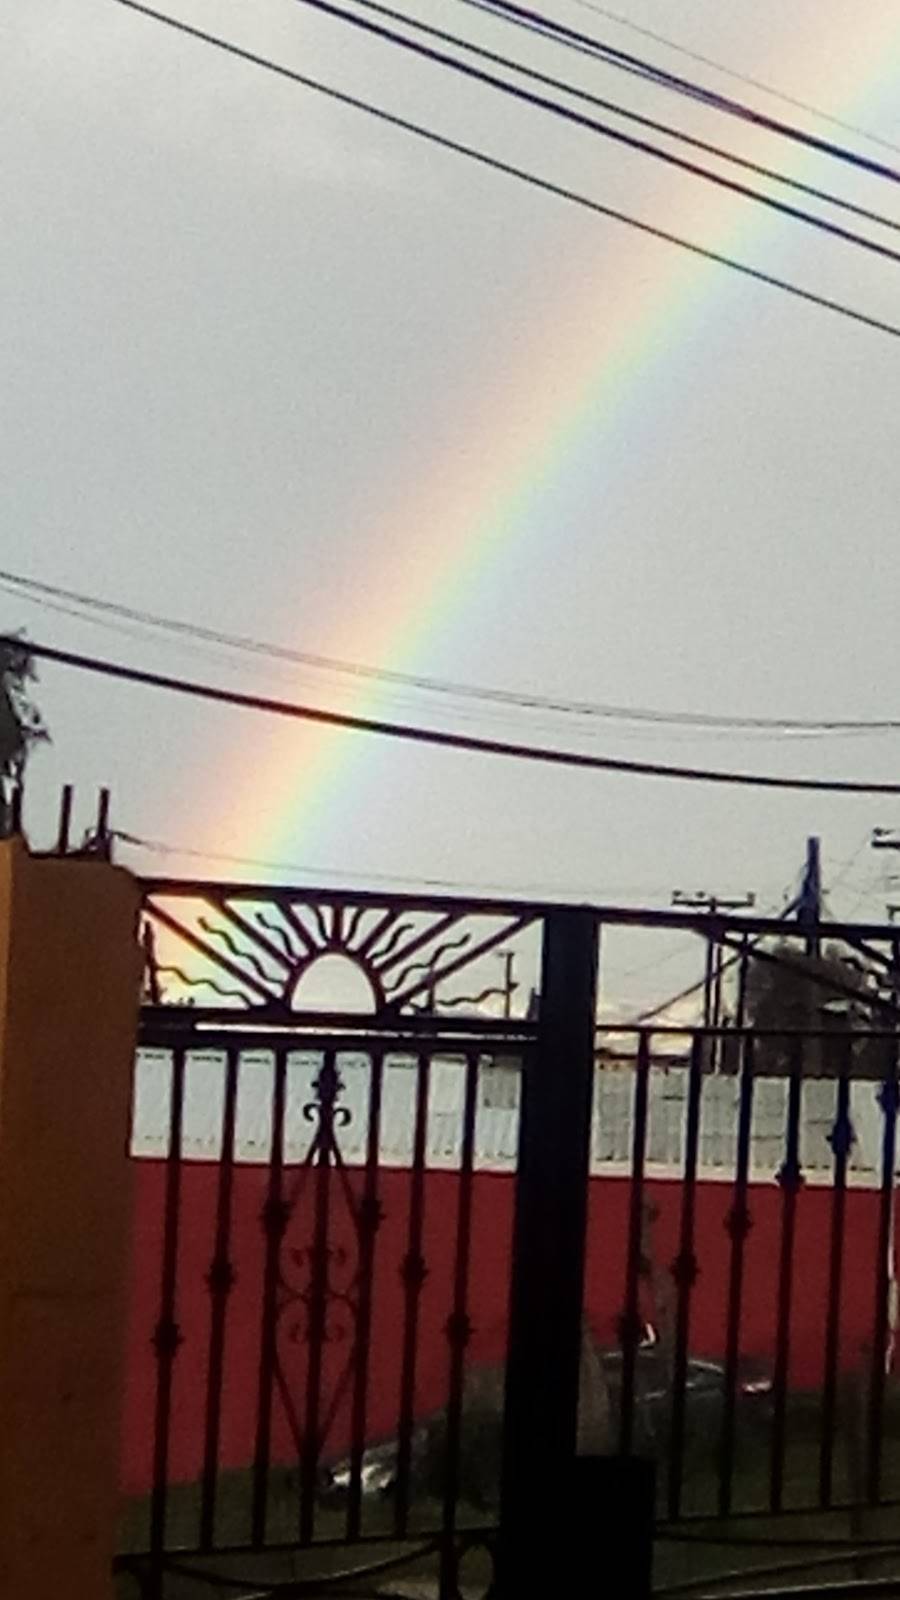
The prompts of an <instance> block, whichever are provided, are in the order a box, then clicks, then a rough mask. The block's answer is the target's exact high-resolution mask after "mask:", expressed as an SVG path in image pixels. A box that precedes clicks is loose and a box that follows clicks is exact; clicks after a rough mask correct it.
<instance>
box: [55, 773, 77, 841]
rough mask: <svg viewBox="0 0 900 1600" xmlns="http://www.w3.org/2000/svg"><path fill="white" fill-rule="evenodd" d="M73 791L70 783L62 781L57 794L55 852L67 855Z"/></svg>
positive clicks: (70, 829)
mask: <svg viewBox="0 0 900 1600" xmlns="http://www.w3.org/2000/svg"><path fill="white" fill-rule="evenodd" d="M74 794H75V791H74V789H73V787H72V785H71V783H64V784H63V786H62V790H61V791H60V796H59V829H58V832H57V836H56V853H57V855H60V856H65V855H68V853H69V839H70V835H71V831H72V801H73V798H74Z"/></svg>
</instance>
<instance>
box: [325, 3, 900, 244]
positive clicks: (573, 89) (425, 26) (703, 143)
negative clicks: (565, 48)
mask: <svg viewBox="0 0 900 1600" xmlns="http://www.w3.org/2000/svg"><path fill="white" fill-rule="evenodd" d="M301 3H303V0H301ZM310 3H312V4H315V0H310ZM354 4H356V5H357V6H360V7H362V8H363V9H364V10H366V11H373V12H375V13H376V14H377V15H378V16H382V17H388V18H390V19H391V20H392V21H394V22H399V23H401V24H402V25H403V26H405V27H409V28H415V30H416V32H417V33H421V34H424V35H426V36H427V37H429V38H431V39H440V40H441V41H442V42H443V43H444V44H451V45H454V46H455V47H456V48H457V49H459V50H465V51H466V52H467V53H468V54H470V55H474V56H477V57H478V59H479V60H481V61H490V62H492V63H493V64H494V65H495V66H500V67H504V68H505V69H507V70H508V71H510V72H516V73H518V74H520V75H521V76H522V77H525V78H530V79H531V80H532V82H535V83H541V84H544V85H545V86H546V87H548V88H551V89H556V90H558V91H560V92H562V93H563V94H567V95H571V96H573V97H574V98H575V99H578V100H581V101H583V102H584V103H585V104H587V105H592V106H596V107H598V108H599V109H600V110H603V111H612V112H613V113H614V114H615V115H616V116H619V117H624V118H625V119H626V120H627V121H629V122H633V123H636V124H637V125H639V126H640V127H643V128H650V129H652V130H653V131H654V132H655V133H662V134H664V135H665V136H666V137H667V138H670V139H677V140H678V141H679V142H680V143H681V144H685V145H689V146H690V147H691V148H692V149H694V150H702V151H704V152H705V153H706V154H707V155H712V156H715V157H716V158H717V159H719V160H721V161H727V162H730V163H731V164H732V165H733V166H737V167H741V168H743V169H744V170H745V171H747V172H753V173H755V174H756V175H757V176H758V177H763V178H768V179H770V180H771V181H772V182H774V183H780V184H783V185H784V186H785V187H786V188H789V189H794V190H796V191H797V192H798V193H800V194H805V195H809V196H811V197H812V198H813V199H815V200H822V201H824V202H825V203H826V204H828V205H832V206H836V207H838V208H839V209H841V210H843V211H847V212H850V213H851V214H852V215H854V216H858V217H862V218H864V219H865V220H866V221H868V222H875V223H877V224H878V225H879V226H881V227H884V228H891V229H894V230H895V231H900V222H898V221H895V220H894V219H893V218H892V217H886V216H884V215H883V214H882V213H881V212H879V211H872V210H870V209H869V208H868V207H866V206H860V205H857V204H856V203H855V202H854V201H852V200H847V199H845V198H844V196H842V195H835V194H832V193H831V192H830V191H829V190H827V189H819V188H817V187H816V186H815V185H813V184H809V183H803V182H802V181H801V180H800V179H799V178H793V177H790V176H789V175H788V174H787V173H785V172H779V171H778V170H777V169H776V168H774V167H768V166H764V165H763V164H761V163H760V162H758V161H750V160H748V159H747V158H746V157H745V156H740V155H737V154H736V153H735V152H734V151H733V150H726V149H724V148H723V146H722V145H718V144H714V143H713V142H712V141H711V140H708V139H700V138H697V137H696V136H695V135H694V134H690V133H686V132H685V131H684V129H683V128H673V127H672V126H671V124H669V123H666V122H660V121H659V120H658V119H657V118H655V117H648V116H644V115H643V114H642V113H641V112H639V111H634V110H633V109H632V108H631V107H630V106H623V105H620V104H619V103H618V102H616V101H614V100H606V99H604V98H603V97H602V96H600V95H596V94H592V93H591V92H590V91H589V90H587V89H583V88H581V87H580V86H579V85H577V84H573V83H568V82H567V81H566V80H565V79H564V78H556V77H553V76H552V75H551V74H549V73H546V72H539V71H538V70H537V69H536V68H535V67H528V66H525V65H524V63H523V62H520V61H516V60H514V59H513V58H512V57H510V56H505V55H502V54H500V53H499V52H498V51H496V50H487V49H485V48H484V47H483V46H482V45H477V44H474V43H473V42H472V41H471V40H469V39H464V38H462V37H461V36H460V35H459V34H455V33H449V32H448V31H447V29H446V28H436V27H434V26H432V25H431V24H430V23H427V22H422V21H421V19H420V18H419V17H413V16H410V15H408V14H407V13H406V12H403V11H397V10H395V9H394V8H393V7H392V6H388V5H382V4H380V0H354ZM656 153H657V154H661V155H662V158H663V159H665V154H664V153H663V152H656ZM692 170H693V169H692ZM709 176H711V177H712V178H713V181H715V175H714V174H709ZM757 198H760V197H759V196H757Z"/></svg>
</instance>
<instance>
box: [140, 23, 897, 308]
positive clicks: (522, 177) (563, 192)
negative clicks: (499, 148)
mask: <svg viewBox="0 0 900 1600" xmlns="http://www.w3.org/2000/svg"><path fill="white" fill-rule="evenodd" d="M116 4H117V5H120V6H125V7H127V8H128V10H130V11H135V12H138V13H139V14H140V15H142V16H145V17H148V18H150V19H151V20H153V21H154V22H159V23H162V24H163V26H165V27H169V28H173V29H175V30H176V31H177V32H179V33H183V34H186V35H188V36H190V37H191V38H194V39H199V40H201V41H202V42H203V43H204V44H209V45H212V46H213V47H214V48H215V49H217V50H222V51H224V52H226V53H227V54H228V55H232V56H235V57H237V58H238V59H240V60H242V61H248V62H251V63H252V64H253V65H254V66H258V67H262V68H263V69H264V70H265V71H267V72H272V73H275V74H276V75H277V76H278V77H281V78H284V79H286V80H288V81H290V82H292V83H296V84H299V85H301V86H302V87H303V88H305V89H309V90H311V91H312V92H313V93H314V94H320V95H323V96H324V97H325V98H326V99H329V100H332V101H334V102H335V103H337V104H339V105H344V106H350V107H352V108H353V109H354V110H356V111H362V112H365V113H366V115H367V116H371V117H375V118H376V119H377V120H378V121H380V122H384V123H386V124H387V125H388V126H390V127H394V128H399V129H400V130H401V131H402V132H404V133H409V134H412V135H413V136H414V137H415V138H417V139H422V140H424V141H426V142H427V143H428V144H432V145H434V146H436V147H438V148H440V149H443V150H450V151H452V152H453V153H454V154H456V155H460V156H464V157H465V158H466V159H467V160H469V161H474V162H476V163H477V164H478V165H479V166H482V167H486V168H488V169H490V170H491V171H493V172H499V173H502V174H503V175H504V176H506V177H509V178H515V179H516V180H517V181H518V182H520V183H525V184H528V185H529V187H531V188H533V189H539V190H540V191H541V192H542V193H544V194H550V195H553V196H554V197H555V198H556V199H559V200H565V201H567V202H568V204H570V205H574V206H577V207H579V208H580V209H581V210H584V211H589V212H592V213H593V214H594V215H595V216H601V217H606V218H608V219H609V220H611V221H614V222H621V223H622V224H624V225H625V226H626V227H629V228H633V229H635V231H636V232H638V233H643V234H645V235H646V236H647V237H648V238H653V239H660V240H662V241H663V242H664V243H665V244H671V245H675V246H676V247H677V248H678V249H680V250H686V251H688V252H689V253H690V254H691V255H695V256H698V257H699V258H700V259H701V260H704V261H712V262H714V263H715V264H716V265H717V266H721V267H727V268H728V269H729V270H730V271H732V272H738V273H740V274H741V275H742V276H743V277H746V278H752V279H753V280H754V281H755V282H757V283H763V284H766V285H767V286H768V287H769V288H771V289H778V290H780V291H781V293H783V294H788V295H791V296H792V297H793V298H794V299H797V300H802V301H804V302H805V303H806V304H808V305H814V306H818V307H819V308H820V310H823V311H830V312H832V313H833V314H834V315H836V316H841V317H846V318H847V319H848V320H849V321H851V322H855V323H859V324H860V325H861V326H862V327H867V328H872V329H874V330H875V331H876V332H877V333H885V334H889V335H890V337H891V338H893V339H896V338H900V325H898V324H896V323H893V322H887V321H885V320H884V319H883V318H881V317H876V316H873V315H870V314H869V313H868V312H865V311H860V310H858V309H857V308H856V307H854V306H849V305H847V304H845V303H844V302H843V301H840V300H834V299H832V298H831V297H830V296H828V295H821V294H817V293H816V292H815V291H814V290H812V289H807V288H805V287H804V286H802V285H801V284H797V283H794V282H792V281H791V280H790V279H787V278H781V277H778V276H776V274H774V273H771V272H765V271H763V270H762V269H761V268H759V267H753V266H750V265H749V263H747V262H744V261H738V260H737V259H736V258H735V257H733V256H729V255H726V254H725V253H724V252H723V251H719V250H713V249H710V248H709V247H707V246H706V245H700V244H697V243H696V242H695V241H694V240H691V239H686V238H684V237H683V236H682V235H681V234H677V233H672V232H671V231H670V230H669V229H667V228H660V227H657V226H656V225H655V224H654V223H650V222H644V221H643V220H641V219H640V218H637V217H634V216H631V215H630V213H628V212H626V211H620V210H618V209H617V208H616V207H614V206H608V205H604V204H602V203H601V202H600V201H599V200H593V199H590V198H589V197H588V196H587V195H583V194H580V193H579V192H578V191H577V190H574V189H570V188H568V187H566V186H565V185H564V184H559V183H554V182H553V181H552V180H550V179H549V178H541V177H538V176H537V174H536V173H533V172H529V171H528V170H527V169H526V168H524V167H518V166H515V165H514V164H513V163H512V162H508V161H502V160H500V159H499V158H498V157H496V156H491V155H488V154H487V153H486V152H485V151H483V150H481V149H479V148H478V147H477V146H475V145H469V144H464V143H463V142H462V141H460V140H458V139H452V138H450V137H448V136H447V135H445V134H441V133H437V132H436V131H435V130H434V129H433V128H428V127H426V126H424V125H423V124H422V123H418V122H413V121H411V120H410V119H409V118H407V117H401V116H398V115H396V113H394V112H392V111H387V110H385V108H384V107H382V106H378V105H375V104H374V103H372V102H371V101H368V100H362V99H360V98H359V97H358V96H356V95H351V94H348V93H346V92H345V91H344V90H341V89H335V88H333V87H332V86H331V85H330V84H325V83H321V82H320V81H319V80H318V79H315V78H311V77H309V76H307V75H306V74H305V73H300V72H295V71H294V70H293V69H291V68H289V67H285V66H283V65H282V64H281V63H279V62H276V61H272V60H271V59H270V58H269V57H267V56H260V55H257V54H256V53H255V52H254V51H252V50H245V49H243V48H242V47H241V46H240V45H236V44H233V43H232V42H231V41H230V40H228V39H223V38H220V37H219V36H218V35H216V34H213V33H207V32H205V31H204V30H203V29H201V28H194V27H192V26H191V25H190V24H189V23H186V22H182V21H180V20H179V19H177V18H175V17H171V16H167V15H166V14H165V13H164V12H162V11H154V10H153V9H152V8H151V7H150V6H146V5H142V4H140V3H139V0H116Z"/></svg>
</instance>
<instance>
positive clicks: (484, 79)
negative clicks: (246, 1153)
mask: <svg viewBox="0 0 900 1600" xmlns="http://www.w3.org/2000/svg"><path fill="white" fill-rule="evenodd" d="M296 3H297V4H299V5H304V6H308V7H310V9H311V10H313V11H319V12H321V13H322V15H323V16H329V17H334V18H335V19H336V20H337V21H339V22H344V23H346V24H347V25H348V26H349V27H351V28H358V29H360V30H361V31H362V32H363V33H368V34H370V35H371V36H372V37H373V38H377V39H381V40H383V41H384V42H385V43H386V44H390V45H393V46H395V47H396V48H397V49H399V50H405V51H408V52H409V53H410V54H412V55H415V56H418V57H419V58H420V59H422V60H424V61H430V62H431V63H432V65H434V66H440V67H443V68H446V69H447V70H448V71H449V72H455V73H458V74H459V75H460V76H462V77H464V78H468V79H469V80H470V81H472V82H474V83H481V84H484V85H485V86H486V87H487V88H489V89H494V90H496V91H497V93H498V94H504V95H507V96H509V97H511V98H512V99H514V100H517V101H518V102H519V103H520V104H522V105H528V106H533V107H535V109H537V110H538V111H546V112H549V114H550V115H551V116H554V117H559V118H560V119H561V120H562V121H564V122H568V123H570V124H572V126H574V127H577V128H583V129H585V130H586V131H587V132H588V133H594V134H597V135H598V137H600V138H601V139H610V140H612V141H613V143H615V144H620V145H623V146H624V147H625V148H626V149H629V150H635V151H637V152H638V154H639V155H645V156H650V157H651V158H652V159H653V160H655V161H662V162H663V163H664V164H665V165H666V166H670V167H674V168H676V170H677V171H679V172H686V173H687V174H688V176H689V177H693V178H700V179H701V180H702V181H703V182H704V183H711V184H713V185H714V186H715V187H716V188H718V189H723V190H725V191H727V192H728V193H729V194H735V195H738V196H739V197H740V198H741V199H743V200H750V201H752V202H753V203H754V204H755V205H760V206H765V207H766V208H767V209H768V210H769V211H774V212H776V213H777V214H778V215H779V216H782V217H787V218H789V220H790V221H792V222H799V223H801V224H802V225H803V226H804V227H807V228H814V229H815V230H816V231H817V232H819V233H825V234H827V235H828V236H829V237H830V238H833V239H839V240H840V241H841V243H842V244H849V245H852V246H854V247H855V248H856V249H859V250H864V251H867V252H869V253H870V254H872V255H877V256H880V257H882V258H883V259H884V260H886V261H893V262H898V263H900V251H897V250H894V249H892V248H891V246H890V245H887V244H881V243H879V241H878V240H877V239H870V238H868V237H867V236H866V235H865V234H862V233H856V232H854V230H853V229H852V228H845V227H843V226H842V225H841V224H840V223H838V222H829V221H828V219H827V218H825V217H819V216H816V215H815V213H814V212H812V211H804V210H803V208H802V207H801V206H795V205H790V204H789V203H788V202H787V201H786V200H778V199H776V198H775V196H774V195H770V194H764V193H763V192H762V191H761V190H759V189H754V188H753V187H752V185H750V184H748V183H741V182H740V181H739V180H738V179H737V178H728V177H726V176H725V175H724V173H721V172H715V171H714V170H713V169H712V168H711V167H704V166H702V165H701V164H700V163H699V162H697V161H689V160H688V159H687V158H686V157H685V156H680V155H676V154H675V152H674V151H672V150H665V149H663V147H662V146H661V145H658V144H653V143H652V141H651V140H649V139H641V138H638V137H637V136H636V135H634V134H631V133H626V132H625V131H624V130H623V129H622V128H614V127H613V126H612V125H611V124H610V123H608V122H601V121H599V119H598V118H596V117H589V116H586V115H585V113H584V112H581V111H576V110H574V109H573V108H572V107H571V106H565V105H561V104H560V102H559V101H558V100H551V99H548V97H547V96H546V95H542V94H536V93H534V91H533V90H531V89H523V88H520V87H519V86H518V85H516V84H514V83H510V82H508V81H507V80H505V79H503V78H498V77H496V76H495V75H494V73H492V72H486V71H485V70H484V69H483V68H482V67H476V66H472V65H471V64H470V63H469V62H466V61H461V60H459V58H458V57H456V56H453V55H448V54H447V52H446V51H444V50H436V49H434V47H433V46H432V45H427V44H422V43H421V42H420V41H419V40H417V39H408V38H406V37H405V36H404V35H403V34H402V33H397V32H396V31H395V30H394V29H393V28H387V27H385V26H384V25H383V24H382V23H379V22H372V21H370V20H369V19H368V18H367V17H360V16H356V15H355V14H354V13H353V12H352V11H347V10H346V9H345V8H344V7H343V6H340V5H335V4H334V3H333V0H296ZM358 3H359V4H362V5H365V4H367V3H368V0H358Z"/></svg>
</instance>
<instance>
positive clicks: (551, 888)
mask: <svg viewBox="0 0 900 1600" xmlns="http://www.w3.org/2000/svg"><path fill="white" fill-rule="evenodd" d="M110 831H111V834H112V837H113V838H114V839H118V840H119V841H120V842H121V843H122V844H125V845H128V846H130V847H131V848H133V849H135V850H146V851H149V852H150V853H151V854H153V855H162V856H183V857H185V858H187V859H192V860H196V861H218V862H222V863H223V864H225V865H230V866H240V867H253V868H254V869H255V870H258V871H261V872H302V873H303V874H304V876H305V877H314V878H316V879H320V878H339V879H340V880H341V883H345V882H346V879H347V868H346V867H311V866H310V865H309V863H308V862H301V861H272V860H268V859H260V858H259V857H258V856H244V855H235V854H232V853H231V852H229V851H225V850H203V849H201V848H200V847H199V846H197V845H182V844H176V843H173V841H172V840H166V839H146V838H144V837H143V836H142V835H140V834H136V833H128V832H126V831H125V830H124V829H122V828H113V829H111V830H110ZM360 878H361V879H362V880H364V881H365V882H371V883H386V884H406V885H413V886H423V885H424V887H425V888H428V889H450V890H454V891H456V892H457V893H473V892H474V893H477V894H501V895H537V896H544V895H554V896H555V895H572V896H575V895H578V896H581V897H584V896H590V897H591V898H602V897H603V896H606V895H609V894H658V893H659V892H660V888H661V886H659V885H657V886H656V887H655V888H651V889H648V888H647V886H646V885H642V884H632V885H630V886H626V887H622V886H621V885H619V886H612V885H610V884H607V885H605V886H604V887H603V889H590V888H587V887H585V886H582V885H579V886H578V887H573V886H572V884H571V883H546V882H544V883H522V882H516V883H486V882H481V883H479V882H477V881H476V880H474V879H471V878H465V879H463V878H432V877H426V876H424V875H423V874H421V873H397V872H370V871H369V870H368V869H366V870H365V871H361V872H360ZM676 953H683V952H676ZM663 959H664V960H665V959H666V958H663Z"/></svg>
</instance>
